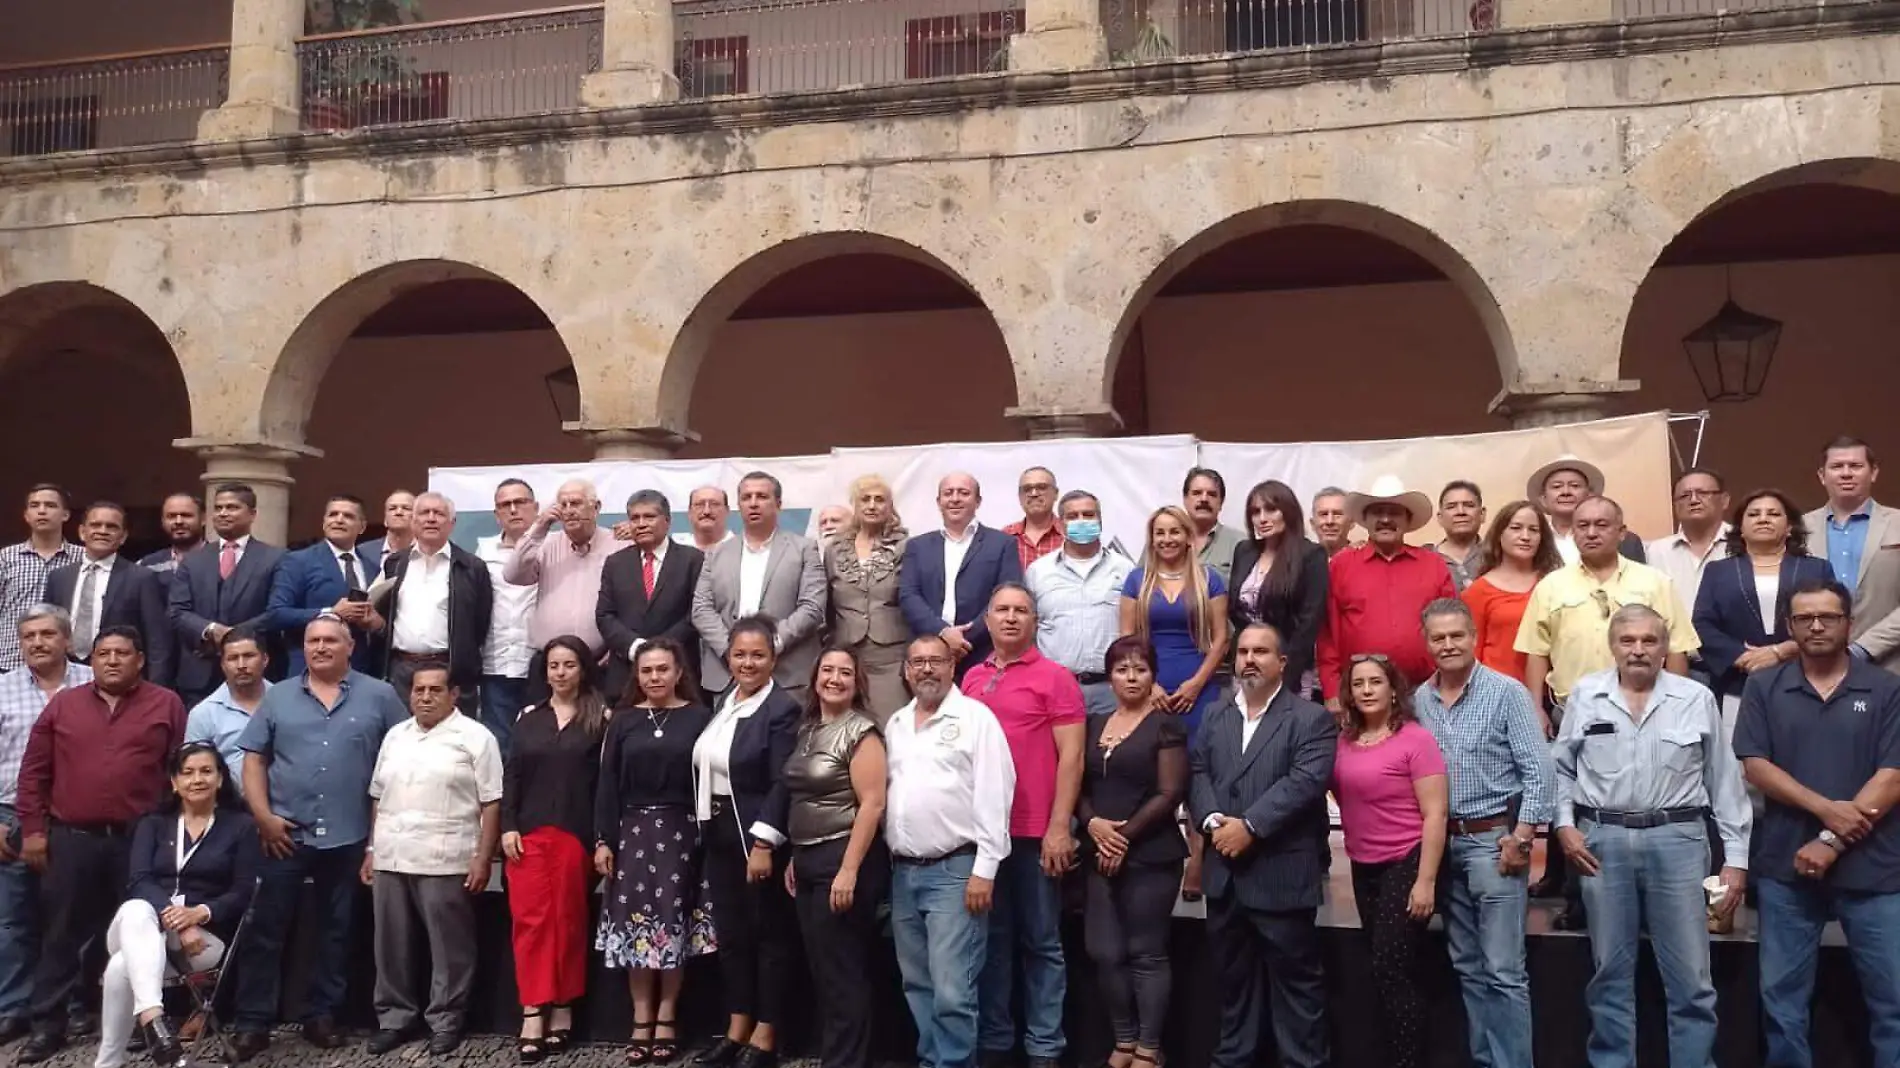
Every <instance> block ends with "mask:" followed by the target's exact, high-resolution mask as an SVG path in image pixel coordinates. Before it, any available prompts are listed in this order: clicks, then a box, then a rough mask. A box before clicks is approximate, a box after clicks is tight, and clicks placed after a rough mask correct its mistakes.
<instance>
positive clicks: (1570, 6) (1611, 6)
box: [1497, 0, 1616, 30]
mask: <svg viewBox="0 0 1900 1068" xmlns="http://www.w3.org/2000/svg"><path fill="white" fill-rule="evenodd" d="M1497 11H1498V28H1499V29H1505V30H1523V29H1531V28H1535V27H1538V26H1577V25H1584V24H1588V23H1598V22H1615V21H1616V5H1615V2H1614V0H1498V5H1497Z"/></svg>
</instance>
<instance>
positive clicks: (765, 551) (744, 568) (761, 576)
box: [739, 538, 772, 619]
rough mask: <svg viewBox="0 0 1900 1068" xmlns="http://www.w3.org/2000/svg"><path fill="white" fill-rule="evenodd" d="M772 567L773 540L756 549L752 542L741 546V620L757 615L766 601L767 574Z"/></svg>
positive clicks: (768, 540)
mask: <svg viewBox="0 0 1900 1068" xmlns="http://www.w3.org/2000/svg"><path fill="white" fill-rule="evenodd" d="M771 566H772V540H771V539H770V538H767V539H766V541H765V547H764V548H760V549H754V548H753V547H752V544H751V543H750V542H745V543H742V544H741V545H740V546H739V618H740V619H744V618H745V617H746V616H750V615H757V614H758V611H759V605H760V604H761V603H762V602H763V601H764V600H765V573H766V571H767V570H768V569H769V568H770V567H771Z"/></svg>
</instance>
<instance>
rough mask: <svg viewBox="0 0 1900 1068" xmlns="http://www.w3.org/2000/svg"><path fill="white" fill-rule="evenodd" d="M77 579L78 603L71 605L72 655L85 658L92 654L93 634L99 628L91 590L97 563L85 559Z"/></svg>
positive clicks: (95, 575) (94, 581) (93, 586)
mask: <svg viewBox="0 0 1900 1068" xmlns="http://www.w3.org/2000/svg"><path fill="white" fill-rule="evenodd" d="M79 570H80V575H81V576H82V577H81V578H80V580H79V603H78V604H76V605H74V606H73V609H74V611H73V655H75V656H77V657H79V658H80V659H82V660H83V659H85V658H86V657H88V656H91V655H92V639H93V635H94V634H95V633H96V632H97V631H98V629H99V615H98V612H97V610H96V605H95V602H94V600H93V590H94V588H95V587H96V585H97V583H98V580H99V565H98V564H96V563H93V562H92V561H87V562H86V564H85V565H84V566H83V567H81V568H80V569H79Z"/></svg>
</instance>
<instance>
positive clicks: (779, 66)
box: [673, 0, 1023, 97]
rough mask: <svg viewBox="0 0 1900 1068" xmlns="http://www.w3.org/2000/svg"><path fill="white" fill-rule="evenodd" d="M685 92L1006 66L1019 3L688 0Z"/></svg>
mask: <svg viewBox="0 0 1900 1068" xmlns="http://www.w3.org/2000/svg"><path fill="white" fill-rule="evenodd" d="M673 11H674V32H675V34H676V36H677V37H678V41H677V42H676V44H675V48H674V53H673V54H674V73H675V74H677V75H678V76H679V81H680V94H681V95H682V96H685V97H707V96H729V95H733V94H738V93H782V92H795V91H800V90H818V89H843V88H848V87H851V86H859V85H887V84H890V83H893V82H902V81H908V80H913V79H920V78H947V77H954V76H956V75H960V74H983V73H989V72H994V71H1001V70H1007V69H1008V68H1009V40H1010V37H1012V36H1013V35H1015V34H1018V33H1021V32H1022V30H1023V0H684V2H681V3H678V4H676V5H675V6H674V9H673Z"/></svg>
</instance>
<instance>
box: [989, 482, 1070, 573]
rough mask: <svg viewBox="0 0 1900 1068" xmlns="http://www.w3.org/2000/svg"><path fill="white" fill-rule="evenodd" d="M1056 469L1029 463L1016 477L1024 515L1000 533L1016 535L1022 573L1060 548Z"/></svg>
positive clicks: (1018, 498)
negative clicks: (1018, 476) (1028, 467)
mask: <svg viewBox="0 0 1900 1068" xmlns="http://www.w3.org/2000/svg"><path fill="white" fill-rule="evenodd" d="M1059 495H1060V494H1059V491H1058V490H1057V487H1056V476H1055V472H1053V471H1050V470H1049V469H1048V468H1046V467H1032V468H1030V469H1029V470H1027V471H1024V472H1023V473H1022V476H1021V477H1020V478H1018V479H1017V480H1016V499H1017V500H1018V501H1021V502H1022V505H1023V517H1022V518H1021V519H1019V520H1017V521H1016V522H1014V523H1011V524H1010V525H1008V526H1006V527H1004V528H1003V533H1005V534H1007V535H1009V536H1010V537H1012V538H1015V539H1016V558H1017V559H1018V560H1021V561H1022V564H1023V573H1024V574H1028V573H1029V565H1030V564H1033V563H1035V562H1036V561H1038V560H1040V559H1042V558H1043V557H1045V556H1048V555H1049V554H1050V553H1052V552H1055V551H1056V550H1057V549H1060V548H1062V524H1061V523H1058V522H1057V521H1056V497H1057V496H1059Z"/></svg>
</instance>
